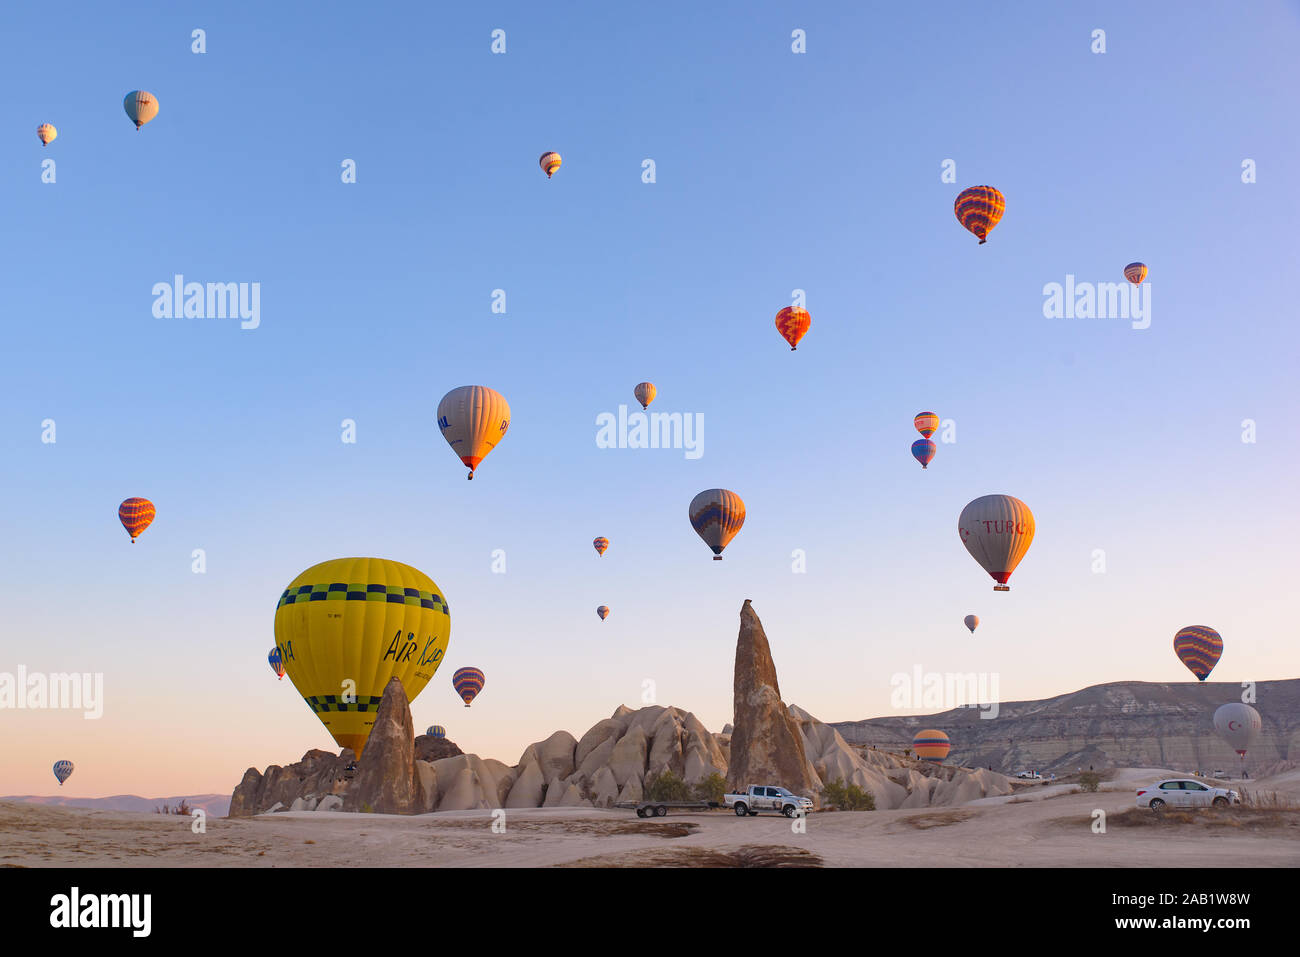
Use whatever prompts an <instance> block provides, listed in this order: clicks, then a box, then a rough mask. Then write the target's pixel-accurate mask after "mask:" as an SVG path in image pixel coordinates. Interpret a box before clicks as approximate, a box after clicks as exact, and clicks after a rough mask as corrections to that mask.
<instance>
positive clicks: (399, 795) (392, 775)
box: [343, 678, 425, 814]
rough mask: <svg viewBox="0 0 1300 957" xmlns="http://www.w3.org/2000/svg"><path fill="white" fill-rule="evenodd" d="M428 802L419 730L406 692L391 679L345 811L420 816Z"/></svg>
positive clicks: (344, 806) (344, 801) (398, 682)
mask: <svg viewBox="0 0 1300 957" xmlns="http://www.w3.org/2000/svg"><path fill="white" fill-rule="evenodd" d="M424 803H425V801H424V787H423V785H422V784H421V782H420V778H419V777H418V776H417V775H416V773H415V727H414V725H413V724H412V723H411V708H410V704H409V703H408V702H407V700H406V689H405V688H403V687H402V682H401V681H400V680H399V679H397V678H390V679H389V680H388V685H387V687H385V688H384V697H383V698H382V699H381V700H380V702H379V710H378V711H376V712H375V725H374V727H373V728H372V729H371V730H370V737H369V738H367V739H366V747H365V750H364V751H362V752H361V760H360V762H358V764H357V777H356V780H355V781H353V782H352V784H351V786H350V787H349V788H348V790H347V794H346V795H345V796H344V798H343V809H344V810H345V811H361V810H373V811H375V812H377V813H380V814H417V813H419V812H420V811H422V810H424Z"/></svg>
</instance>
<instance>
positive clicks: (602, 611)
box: [596, 605, 609, 621]
mask: <svg viewBox="0 0 1300 957" xmlns="http://www.w3.org/2000/svg"><path fill="white" fill-rule="evenodd" d="M596 614H598V615H600V620H601V621H604V620H605V619H606V618H608V617H609V606H608V605H601V606H600V607H599V608H597V609H596Z"/></svg>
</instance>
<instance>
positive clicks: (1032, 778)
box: [1016, 771, 1042, 781]
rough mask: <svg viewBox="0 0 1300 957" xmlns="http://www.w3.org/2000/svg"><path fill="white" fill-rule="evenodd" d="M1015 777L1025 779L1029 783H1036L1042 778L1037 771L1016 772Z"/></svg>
mask: <svg viewBox="0 0 1300 957" xmlns="http://www.w3.org/2000/svg"><path fill="white" fill-rule="evenodd" d="M1016 777H1018V778H1027V779H1028V780H1030V781H1037V780H1038V779H1039V778H1041V777H1042V775H1041V774H1039V773H1038V772H1037V771H1017V772H1016Z"/></svg>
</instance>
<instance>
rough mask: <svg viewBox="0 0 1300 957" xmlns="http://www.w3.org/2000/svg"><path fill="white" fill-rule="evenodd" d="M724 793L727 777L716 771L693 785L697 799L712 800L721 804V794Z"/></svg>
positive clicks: (725, 791)
mask: <svg viewBox="0 0 1300 957" xmlns="http://www.w3.org/2000/svg"><path fill="white" fill-rule="evenodd" d="M726 793H727V779H726V778H724V777H723V776H722V775H721V774H719V773H718V772H717V771H714V772H713V773H712V774H710V775H709V776H708V777H707V778H705V779H704V780H702V781H700V782H699V783H698V784H697V785H695V800H697V801H713V802H714V803H716V804H721V803H722V798H723V795H725V794H726Z"/></svg>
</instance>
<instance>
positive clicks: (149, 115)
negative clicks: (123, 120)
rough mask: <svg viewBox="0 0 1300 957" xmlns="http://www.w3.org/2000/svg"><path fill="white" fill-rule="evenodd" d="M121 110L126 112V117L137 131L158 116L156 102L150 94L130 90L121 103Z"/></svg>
mask: <svg viewBox="0 0 1300 957" xmlns="http://www.w3.org/2000/svg"><path fill="white" fill-rule="evenodd" d="M122 108H123V109H124V110H126V115H127V116H129V117H130V118H131V122H132V123H134V124H135V128H136V129H137V130H138V129H140V127H142V126H144V125H145V124H146V123H148V122H149V121H150V120H152V119H153V118H154V117H155V116H157V115H158V100H157V99H155V98H154V95H153V94H152V93H146V92H145V91H144V90H132V91H131V92H130V93H128V94H127V95H126V99H124V100H123V101H122Z"/></svg>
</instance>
